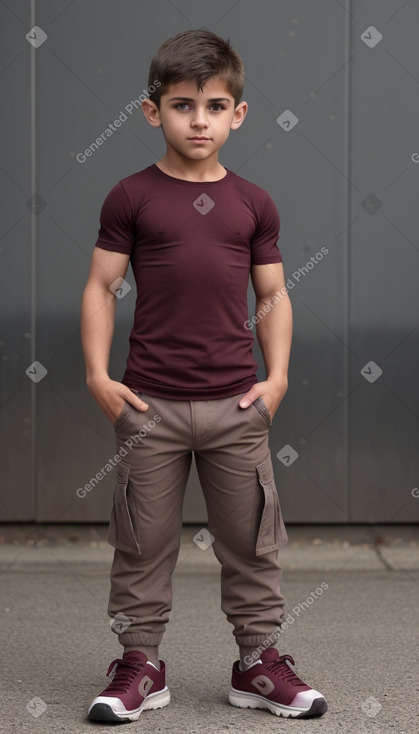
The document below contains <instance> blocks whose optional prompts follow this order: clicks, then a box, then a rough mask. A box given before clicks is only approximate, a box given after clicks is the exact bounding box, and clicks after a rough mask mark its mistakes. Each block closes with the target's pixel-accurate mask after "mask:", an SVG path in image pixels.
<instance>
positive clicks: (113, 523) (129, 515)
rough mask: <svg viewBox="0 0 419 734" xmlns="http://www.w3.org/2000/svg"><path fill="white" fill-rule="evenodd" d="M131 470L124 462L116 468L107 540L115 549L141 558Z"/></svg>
mask: <svg viewBox="0 0 419 734" xmlns="http://www.w3.org/2000/svg"><path fill="white" fill-rule="evenodd" d="M130 468H131V466H130V464H126V463H124V462H123V461H120V462H119V464H118V465H117V467H116V483H115V489H114V493H113V505H112V512H111V518H110V520H109V529H108V538H107V540H108V543H109V545H112V546H113V547H114V548H118V550H121V551H125V553H131V554H132V555H135V556H139V555H141V550H140V543H139V533H138V514H137V509H136V503H135V498H134V497H133V496H132V494H131V493H130V488H129V472H130Z"/></svg>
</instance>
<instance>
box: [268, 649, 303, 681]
mask: <svg viewBox="0 0 419 734" xmlns="http://www.w3.org/2000/svg"><path fill="white" fill-rule="evenodd" d="M286 660H289V661H290V662H291V664H292V665H295V663H294V660H293V658H292V657H291V655H281V657H280V658H279V659H278V660H272V662H270V663H266V664H265V666H266V668H267V670H270V671H271V673H273V674H274V675H275V676H277V677H278V678H282V680H283V681H285V683H289V684H291V685H292V686H304V685H305V683H304V682H303V681H302V680H301V678H299V677H298V675H297V674H296V673H294V671H293V670H292V668H290V667H289V665H287V663H286V662H285V661H286Z"/></svg>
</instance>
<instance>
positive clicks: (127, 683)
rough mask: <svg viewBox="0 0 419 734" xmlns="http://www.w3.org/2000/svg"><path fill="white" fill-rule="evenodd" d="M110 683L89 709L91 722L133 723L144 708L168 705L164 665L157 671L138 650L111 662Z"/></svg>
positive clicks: (161, 663)
mask: <svg viewBox="0 0 419 734" xmlns="http://www.w3.org/2000/svg"><path fill="white" fill-rule="evenodd" d="M106 675H107V676H108V677H110V678H112V682H111V683H109V685H108V687H107V688H105V690H104V691H102V693H101V694H100V695H99V696H97V697H96V698H95V699H94V700H93V701H92V703H91V704H90V706H89V709H88V712H87V716H88V717H89V719H91V720H92V721H135V720H136V719H138V718H139V716H140V714H141V712H142V711H144V710H145V709H159V708H162V707H163V706H167V704H168V703H169V702H170V692H169V689H168V687H167V686H166V682H165V677H166V666H165V664H164V662H163V660H160V670H157V668H155V667H154V665H153V664H152V663H150V662H148V660H147V657H146V655H144V653H143V652H140V651H139V650H130V651H129V652H126V653H124V655H123V656H122V658H118V659H117V660H113V661H112V663H111V664H110V666H109V668H108V672H107V674H106Z"/></svg>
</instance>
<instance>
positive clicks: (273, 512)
mask: <svg viewBox="0 0 419 734" xmlns="http://www.w3.org/2000/svg"><path fill="white" fill-rule="evenodd" d="M256 471H257V474H258V479H259V483H260V485H261V487H262V489H263V493H264V506H263V510H262V516H261V518H260V523H259V531H258V536H257V540H256V555H257V556H261V555H263V554H264V553H269V552H270V551H273V550H277V549H278V548H279V546H280V545H285V543H287V542H288V535H287V531H286V529H285V525H284V521H283V519H282V513H281V507H280V504H279V497H278V492H277V491H276V486H275V479H274V473H273V466H272V460H271V454H270V453H269V454H268V455H267V457H266V459H264V460H263V461H262V462H261V463H260V464H258V465H257V467H256Z"/></svg>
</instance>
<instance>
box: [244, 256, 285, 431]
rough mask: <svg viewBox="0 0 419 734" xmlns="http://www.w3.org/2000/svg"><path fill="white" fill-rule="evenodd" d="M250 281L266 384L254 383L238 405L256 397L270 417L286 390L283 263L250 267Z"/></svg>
mask: <svg viewBox="0 0 419 734" xmlns="http://www.w3.org/2000/svg"><path fill="white" fill-rule="evenodd" d="M251 279H252V285H253V288H254V291H255V295H256V309H255V312H256V314H258V312H259V314H258V320H257V322H256V335H257V339H258V342H259V345H260V348H261V351H262V355H263V359H264V362H265V369H266V381H264V382H257V383H255V385H253V387H252V388H251V389H250V390H249V392H248V393H247V395H245V396H243V398H242V399H241V401H240V403H239V405H241V407H243V408H245V407H247V406H248V405H250V403H252V402H253V401H254V400H255V399H256V398H257V397H262V398H263V401H264V402H265V404H266V407H267V408H268V410H269V411H270V413H271V416H272V417H273V416H274V415H275V412H276V410H277V408H278V405H279V404H280V402H281V400H282V398H283V397H284V395H285V393H286V391H287V388H288V364H289V358H290V352H291V339H292V308H291V301H290V299H289V296H288V294H287V292H286V286H285V278H284V267H283V265H282V263H270V264H268V265H253V266H252V267H251ZM264 307H265V310H263V309H264Z"/></svg>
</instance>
